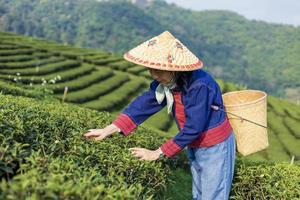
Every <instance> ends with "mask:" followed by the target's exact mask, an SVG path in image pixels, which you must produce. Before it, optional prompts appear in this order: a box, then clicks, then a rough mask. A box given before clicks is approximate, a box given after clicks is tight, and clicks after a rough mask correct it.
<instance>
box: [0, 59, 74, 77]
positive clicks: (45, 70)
mask: <svg viewBox="0 0 300 200" xmlns="http://www.w3.org/2000/svg"><path fill="white" fill-rule="evenodd" d="M78 66H80V63H79V62H77V61H74V60H64V61H61V62H55V63H50V64H45V65H41V66H35V67H32V68H25V69H4V70H0V73H2V74H17V73H19V74H21V75H45V74H50V73H53V72H58V71H63V70H66V69H70V68H75V67H78Z"/></svg>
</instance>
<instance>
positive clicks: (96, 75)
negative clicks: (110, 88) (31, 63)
mask: <svg viewBox="0 0 300 200" xmlns="http://www.w3.org/2000/svg"><path fill="white" fill-rule="evenodd" d="M113 75H114V73H113V71H112V70H111V69H109V68H102V69H101V70H95V71H93V72H91V73H90V74H87V75H84V76H80V77H78V78H77V79H73V80H71V81H66V82H62V83H55V84H53V85H48V86H47V88H50V89H51V90H53V91H54V92H55V93H59V92H63V91H64V88H65V87H66V86H67V87H68V91H76V90H80V89H82V88H86V87H88V86H90V85H92V84H94V83H97V82H99V81H102V80H104V79H106V78H108V77H111V76H113Z"/></svg>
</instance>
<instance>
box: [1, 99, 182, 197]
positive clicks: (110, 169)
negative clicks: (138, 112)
mask: <svg viewBox="0 0 300 200" xmlns="http://www.w3.org/2000/svg"><path fill="white" fill-rule="evenodd" d="M0 99H1V101H0V108H1V109H0V135H1V140H0V141H1V142H0V152H1V156H2V158H3V159H2V164H1V165H0V174H1V176H2V179H1V183H0V195H1V196H0V198H1V199H25V198H38V199H48V198H51V199H77V198H80V199H81V198H83V199H115V198H117V197H120V198H121V197H122V199H126V198H127V197H131V198H133V199H146V198H149V199H151V196H152V195H154V194H156V193H158V192H159V191H161V190H162V189H163V188H164V187H166V184H167V182H168V177H169V176H168V175H169V174H170V168H169V165H171V163H172V164H174V165H178V162H177V159H163V160H160V161H155V162H145V161H140V160H138V159H137V158H136V157H134V156H132V155H131V153H130V151H129V150H128V148H130V147H144V148H148V149H156V148H158V146H159V145H161V144H162V143H163V142H165V138H164V137H161V136H158V135H156V134H155V133H154V132H153V131H152V130H150V129H146V128H143V127H139V128H138V129H137V130H136V131H135V133H134V134H132V135H130V136H128V137H126V138H124V136H122V135H121V134H114V135H112V136H110V137H109V138H106V139H105V140H103V141H100V142H97V141H90V140H88V141H87V140H85V139H83V137H82V135H83V134H84V133H85V132H86V131H87V130H88V129H91V128H101V127H105V126H106V125H108V124H110V123H111V121H112V118H111V116H110V115H109V114H108V113H99V112H97V111H93V110H90V109H86V108H81V107H78V106H75V105H68V104H60V103H58V102H55V101H53V100H52V101H51V102H50V101H48V100H47V101H37V100H34V99H28V98H23V97H12V96H10V95H7V96H6V95H0ZM153 135H156V136H155V137H153ZM8 147H9V148H8ZM6 179H8V180H9V181H7V180H6ZM62 185H63V187H62ZM115 192H117V193H115ZM114 193H115V194H114ZM115 195H117V196H115ZM117 199H118V198H117Z"/></svg>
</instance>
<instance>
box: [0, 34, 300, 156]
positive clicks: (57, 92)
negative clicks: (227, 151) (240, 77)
mask: <svg viewBox="0 0 300 200" xmlns="http://www.w3.org/2000/svg"><path fill="white" fill-rule="evenodd" d="M0 79H1V82H0V83H1V87H0V88H1V91H2V92H3V93H10V94H15V95H21V96H32V93H31V91H32V89H34V90H44V89H46V90H47V91H48V92H49V94H51V95H53V96H54V97H55V98H58V99H61V100H62V101H65V102H68V103H74V104H78V105H81V106H84V107H88V108H91V109H96V110H99V111H109V112H111V113H113V114H114V115H117V114H118V113H119V112H120V111H121V110H122V109H123V108H124V107H125V106H126V105H128V104H129V103H130V101H131V100H132V99H133V98H134V97H136V96H137V95H139V94H141V93H142V92H143V91H145V90H146V89H147V88H148V85H149V83H150V75H149V73H148V71H147V69H146V68H145V67H142V66H138V65H135V64H132V63H129V62H127V61H125V60H124V59H123V58H122V56H120V55H113V54H111V53H109V52H104V51H102V50H99V49H83V48H75V47H71V46H64V45H59V44H57V43H55V42H51V41H45V40H38V39H33V38H30V37H24V36H19V35H15V34H11V33H0ZM218 82H219V85H220V86H221V89H222V91H223V93H225V92H228V91H232V90H238V89H240V88H241V87H237V86H235V85H233V84H231V83H224V82H223V81H222V80H218ZM64 93H65V94H66V96H64ZM299 121H300V107H299V106H297V105H295V104H292V103H289V102H287V101H283V100H279V99H277V98H274V97H271V96H269V97H268V125H269V127H270V128H269V131H268V133H269V142H270V147H269V148H268V149H267V150H265V151H262V152H260V153H256V154H253V155H251V156H248V157H245V158H249V159H255V160H272V161H290V160H291V158H292V157H293V156H294V158H295V160H300V126H299ZM145 124H146V125H147V126H152V127H155V128H158V129H160V130H162V131H164V132H165V134H166V136H167V137H171V136H174V135H175V134H176V133H177V132H178V130H177V127H176V125H175V123H174V120H173V119H172V118H171V117H170V116H167V115H166V110H165V109H164V110H162V111H161V112H159V113H157V114H156V115H154V116H152V117H151V118H150V119H149V120H147V121H146V122H145Z"/></svg>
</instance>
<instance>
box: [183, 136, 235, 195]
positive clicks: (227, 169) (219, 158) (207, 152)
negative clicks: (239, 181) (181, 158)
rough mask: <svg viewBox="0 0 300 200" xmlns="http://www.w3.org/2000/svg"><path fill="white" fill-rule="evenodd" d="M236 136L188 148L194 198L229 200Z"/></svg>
mask: <svg viewBox="0 0 300 200" xmlns="http://www.w3.org/2000/svg"><path fill="white" fill-rule="evenodd" d="M235 151H236V144H235V136H234V133H233V132H232V133H231V134H230V135H229V136H228V138H227V139H226V140H224V141H223V142H221V143H219V144H216V145H213V146H211V147H194V148H190V147H188V148H187V154H188V158H189V163H190V168H191V173H192V178H193V182H192V195H193V200H227V199H229V193H230V189H231V184H232V180H233V174H234V165H235V157H236V155H235Z"/></svg>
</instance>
